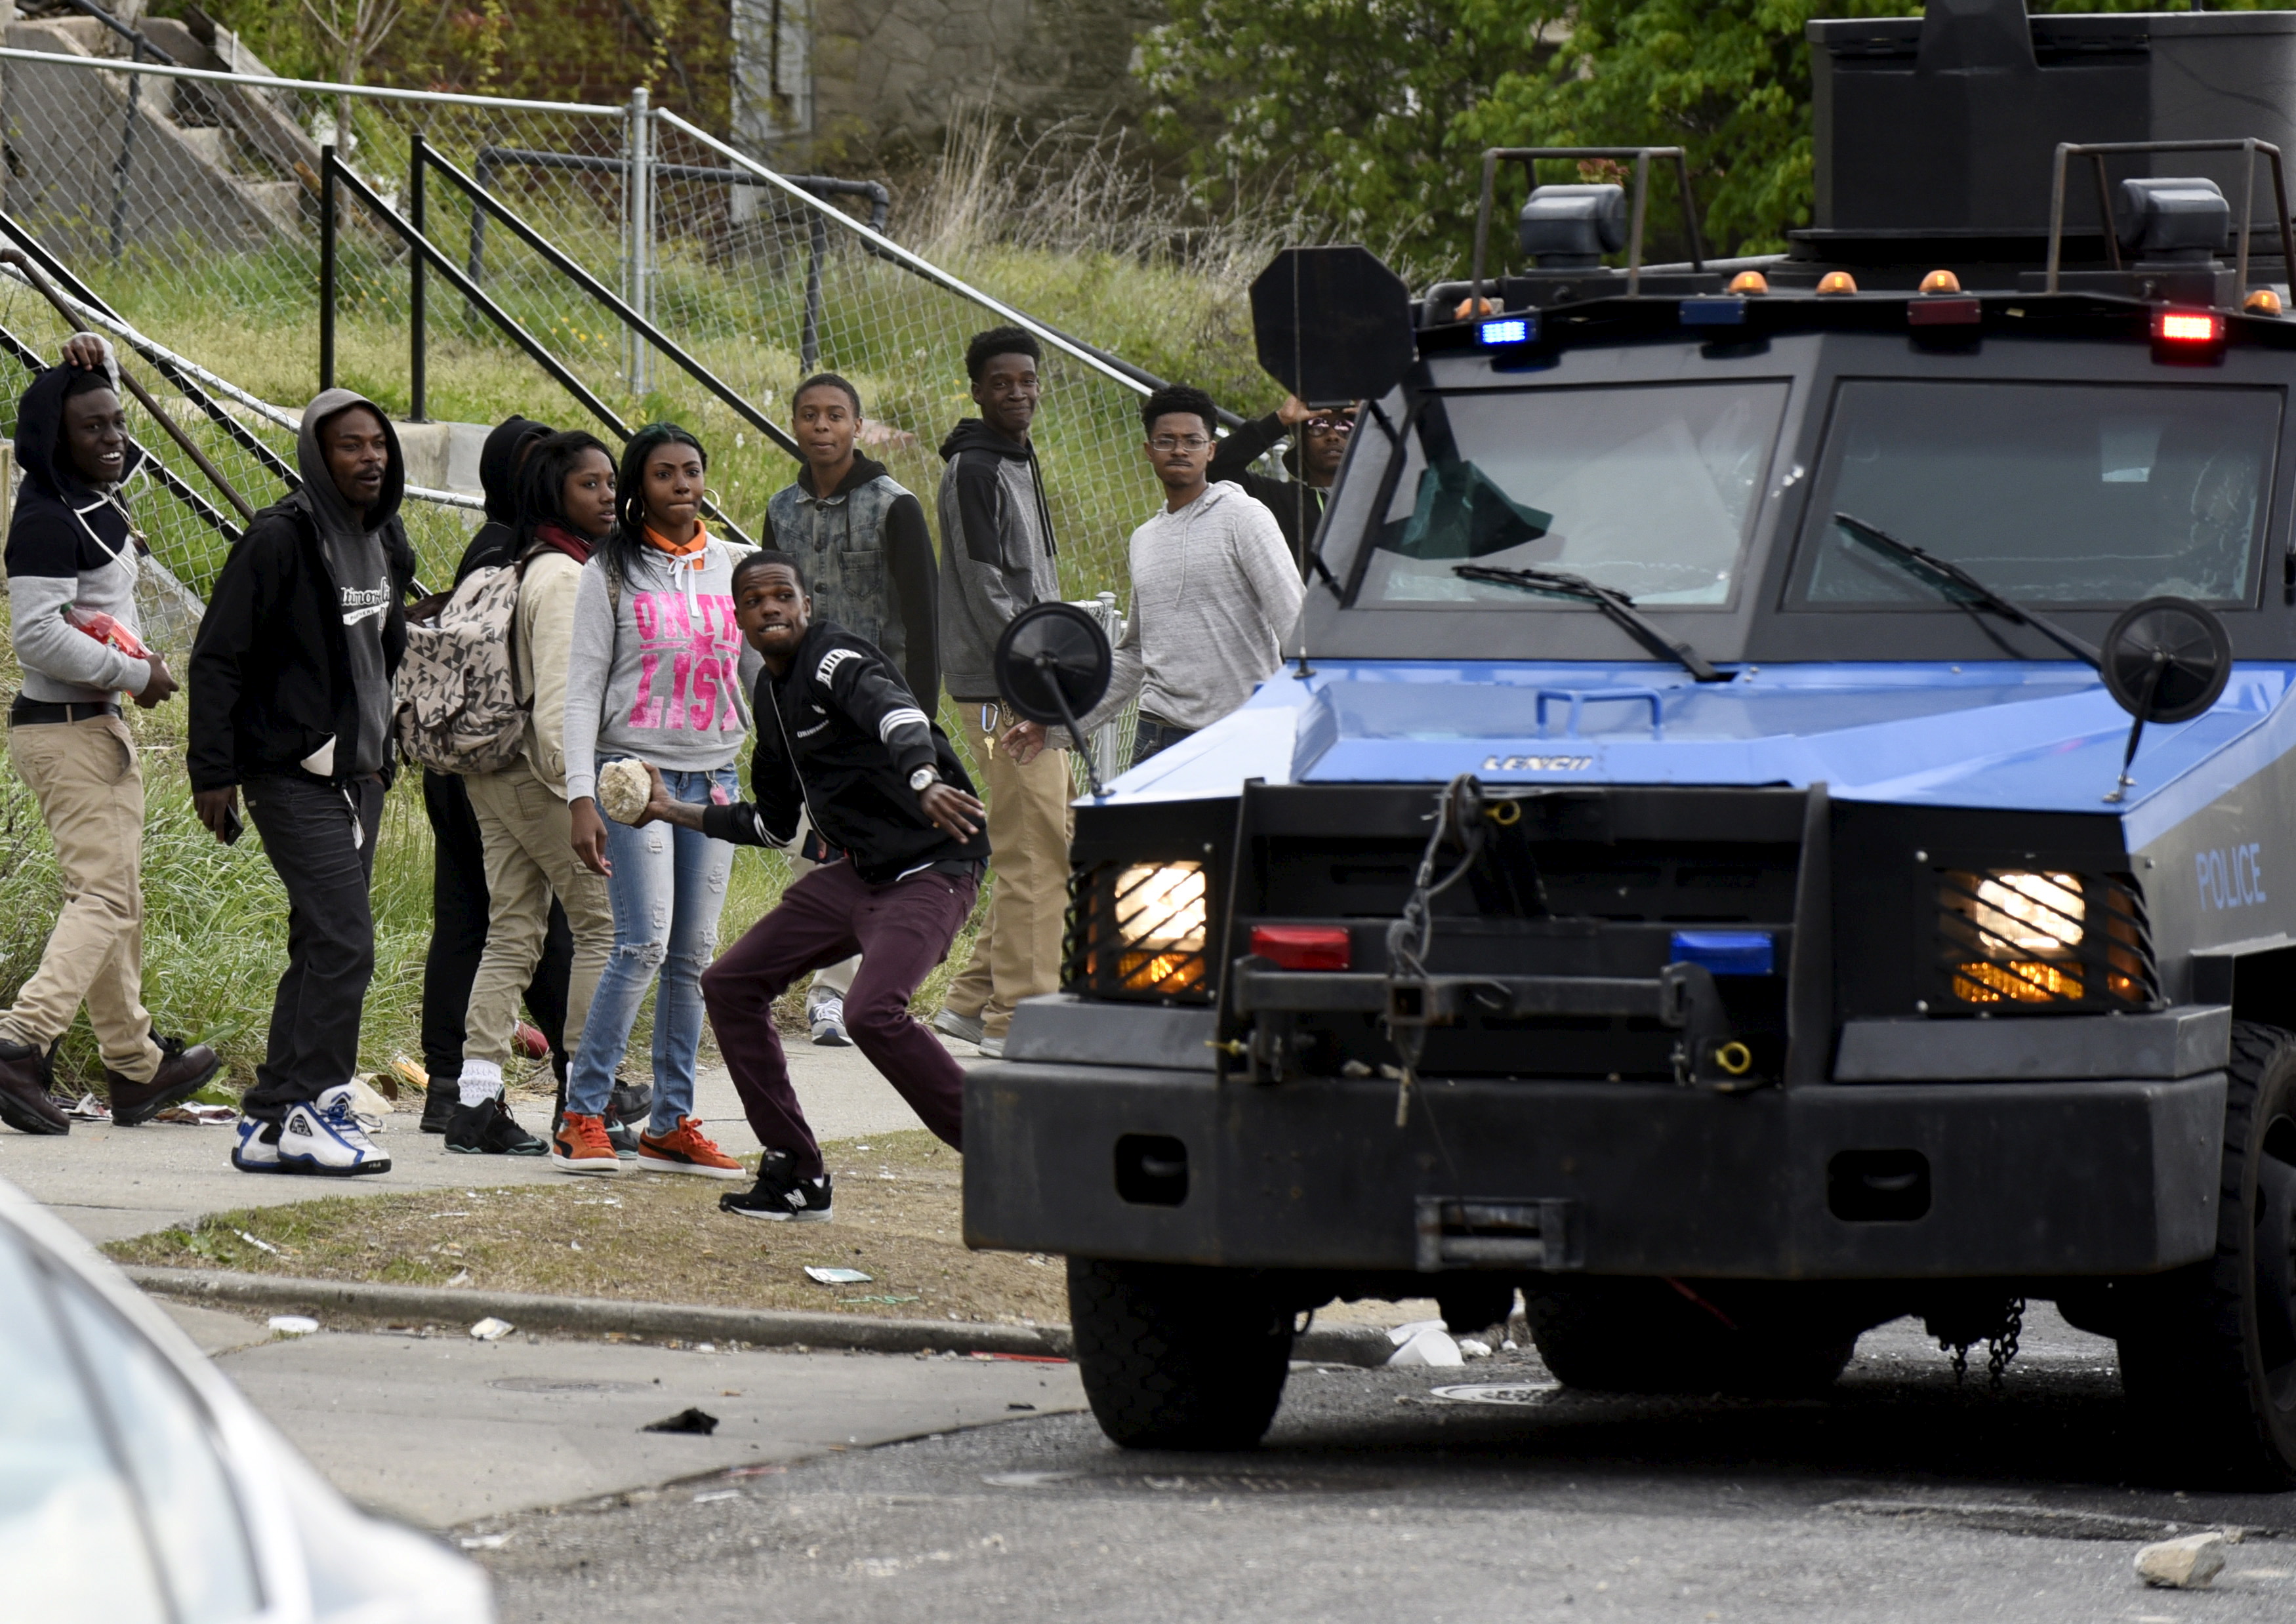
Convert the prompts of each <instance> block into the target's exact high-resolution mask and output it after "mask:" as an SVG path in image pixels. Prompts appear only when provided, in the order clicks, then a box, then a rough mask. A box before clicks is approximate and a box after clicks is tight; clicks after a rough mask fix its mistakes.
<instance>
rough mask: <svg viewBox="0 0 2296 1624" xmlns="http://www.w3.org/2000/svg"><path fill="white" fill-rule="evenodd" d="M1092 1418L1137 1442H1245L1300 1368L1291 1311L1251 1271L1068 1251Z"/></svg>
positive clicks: (1254, 1438) (1242, 1445)
mask: <svg viewBox="0 0 2296 1624" xmlns="http://www.w3.org/2000/svg"><path fill="white" fill-rule="evenodd" d="M1069 1322H1070V1327H1071V1328H1072V1330H1073V1331H1074V1333H1075V1335H1076V1352H1077V1365H1078V1369H1079V1371H1080V1372H1081V1374H1083V1376H1084V1390H1085V1397H1086V1398H1089V1399H1090V1400H1091V1401H1092V1414H1093V1418H1094V1419H1095V1420H1096V1421H1098V1422H1099V1423H1100V1430H1101V1431H1103V1432H1105V1433H1107V1434H1108V1436H1109V1437H1110V1439H1112V1440H1113V1441H1115V1442H1116V1443H1119V1444H1121V1445H1122V1446H1124V1448H1128V1449H1248V1448H1251V1446H1252V1445H1254V1444H1256V1443H1258V1442H1259V1437H1260V1434H1261V1433H1263V1432H1265V1431H1267V1423H1269V1422H1270V1421H1272V1420H1274V1419H1275V1406H1276V1403H1277V1401H1278V1400H1280V1399H1281V1398H1283V1379H1284V1377H1285V1376H1286V1375H1288V1374H1291V1359H1292V1314H1291V1310H1290V1309H1289V1308H1286V1307H1284V1306H1283V1304H1282V1303H1281V1302H1279V1301H1278V1300H1277V1299H1276V1297H1275V1293H1274V1292H1271V1291H1270V1290H1269V1289H1268V1287H1267V1284H1266V1283H1265V1282H1264V1281H1263V1280H1262V1279H1261V1277H1260V1276H1259V1275H1256V1274H1253V1273H1251V1271H1249V1270H1244V1269H1222V1268H1196V1267H1189V1266H1186V1265H1183V1264H1169V1263H1110V1262H1103V1261H1100V1260H1097V1259H1091V1258H1071V1259H1069Z"/></svg>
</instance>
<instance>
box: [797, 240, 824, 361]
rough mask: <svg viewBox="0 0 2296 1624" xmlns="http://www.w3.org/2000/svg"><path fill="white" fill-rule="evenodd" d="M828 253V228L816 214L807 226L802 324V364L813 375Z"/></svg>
mask: <svg viewBox="0 0 2296 1624" xmlns="http://www.w3.org/2000/svg"><path fill="white" fill-rule="evenodd" d="M828 253H829V227H828V226H825V225H824V224H823V223H822V218H821V217H820V216H819V215H818V214H816V215H815V216H814V217H813V218H812V219H811V220H809V221H808V222H807V231H806V252H805V316H804V318H803V320H802V321H801V322H800V323H799V332H798V340H797V353H798V361H799V365H801V366H802V367H803V369H804V370H805V371H807V372H811V371H812V370H813V368H814V363H816V361H818V360H820V359H821V262H822V260H823V259H824V258H826V257H827V256H828Z"/></svg>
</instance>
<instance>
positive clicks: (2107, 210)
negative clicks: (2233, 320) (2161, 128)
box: [2042, 135, 2296, 295]
mask: <svg viewBox="0 0 2296 1624" xmlns="http://www.w3.org/2000/svg"><path fill="white" fill-rule="evenodd" d="M2136 152H2239V153H2242V154H2243V155H2244V156H2245V158H2246V159H2247V161H2246V162H2245V163H2244V164H2243V166H2242V171H2243V173H2242V176H2241V180H2242V185H2241V192H2240V254H2239V258H2238V260H2237V262H2236V263H2235V267H2234V277H2235V281H2236V282H2237V283H2239V286H2240V291H2241V292H2242V294H2243V295H2245V294H2246V293H2247V292H2248V240H2249V235H2250V234H2251V232H2252V231H2253V230H2254V228H2255V213H2256V155H2257V154H2258V153H2259V152H2261V153H2263V154H2264V155H2265V156H2266V157H2267V158H2269V159H2271V160H2272V195H2273V199H2274V201H2276V202H2277V203H2278V205H2279V208H2280V253H2281V258H2282V263H2283V264H2284V265H2285V266H2286V267H2287V269H2288V272H2289V274H2290V275H2296V230H2292V229H2291V227H2290V225H2289V219H2288V181H2287V176H2285V175H2284V173H2283V172H2282V170H2281V168H2280V149H2279V148H2278V147H2276V146H2275V145H2273V144H2272V143H2270V142H2269V141H2259V140H2258V139H2257V138H2256V137H2255V136H2253V135H2247V136H2243V137H2242V138H2241V139H2240V140H2237V141H2234V140H2224V141H2092V142H2085V143H2083V142H2071V141H2060V142H2059V143H2057V156H2056V168H2055V172H2054V175H2053V176H2052V177H2051V179H2050V182H2049V270H2048V281H2047V282H2046V283H2045V284H2044V285H2043V290H2042V291H2044V292H2048V293H2054V292H2056V291H2058V272H2059V270H2060V268H2061V267H2062V263H2063V259H2064V242H2065V164H2066V162H2067V160H2071V159H2074V158H2087V159H2089V160H2093V161H2094V162H2095V165H2096V206H2097V212H2098V221H2097V224H2098V226H2099V228H2100V229H2101V230H2102V231H2103V233H2104V245H2105V252H2106V253H2107V255H2109V256H2110V257H2111V258H2112V268H2113V269H2114V270H2116V271H2117V270H2119V269H2120V232H2119V231H2118V230H2117V229H2116V228H2115V226H2114V225H2113V220H2112V193H2111V192H2110V191H2109V190H2108V189H2107V186H2106V184H2105V177H2104V160H2106V159H2107V158H2115V157H2123V156H2127V155H2128V154H2132V153H2136Z"/></svg>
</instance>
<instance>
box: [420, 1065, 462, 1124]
mask: <svg viewBox="0 0 2296 1624" xmlns="http://www.w3.org/2000/svg"><path fill="white" fill-rule="evenodd" d="M462 1108H463V1085H462V1083H461V1082H460V1081H459V1080H458V1079H455V1078H451V1077H450V1078H447V1079H444V1080H441V1079H439V1078H435V1077H434V1078H432V1079H430V1082H429V1083H428V1084H426V1085H425V1086H424V1087H423V1089H422V1122H421V1124H420V1125H419V1126H420V1127H421V1128H422V1132H424V1133H426V1134H443V1133H445V1132H446V1131H447V1123H449V1122H451V1121H453V1120H455V1112H456V1111H460V1110H461V1109H462Z"/></svg>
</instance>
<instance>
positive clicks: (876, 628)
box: [766, 373, 940, 1048]
mask: <svg viewBox="0 0 2296 1624" xmlns="http://www.w3.org/2000/svg"><path fill="white" fill-rule="evenodd" d="M861 421H862V419H861V391H860V390H857V389H856V388H854V386H853V385H852V384H851V383H849V382H848V381H846V380H845V379H843V378H840V377H839V376H838V375H837V374H836V373H815V374H814V375H813V376H812V377H810V378H808V379H807V380H806V381H804V382H802V383H800V384H799V385H798V386H797V389H796V391H795V392H794V393H793V394H791V397H790V430H791V433H792V434H794V435H795V436H796V439H797V442H798V449H799V451H800V452H801V453H802V454H803V455H804V457H805V462H804V463H803V465H802V466H801V467H800V468H799V471H798V476H797V480H796V481H795V482H794V483H792V484H790V485H785V486H783V488H781V489H780V490H778V491H776V492H775V494H774V496H773V499H772V501H771V502H769V503H767V506H766V545H767V547H768V548H779V549H780V550H781V551H783V552H785V553H788V554H791V555H792V556H794V557H796V558H798V559H799V560H800V561H801V562H803V564H804V566H805V572H806V579H807V581H808V584H809V585H810V586H811V587H812V595H813V603H814V610H815V612H816V614H817V615H818V616H819V617H820V618H821V619H824V620H835V621H836V622H838V623H839V624H840V625H841V626H842V627H845V629H846V630H848V631H849V632H851V633H852V634H853V636H857V637H858V638H860V639H861V640H862V641H864V642H865V643H868V644H872V645H873V647H875V648H876V649H877V650H878V652H881V653H882V654H883V655H884V656H885V658H886V659H887V660H890V661H891V662H892V664H893V667H894V668H895V669H896V670H898V671H899V672H900V673H901V676H902V678H903V680H904V681H906V683H907V684H908V688H909V692H910V693H912V694H913V695H914V696H915V699H916V701H917V703H918V705H919V706H921V707H922V709H923V710H924V713H925V714H926V715H927V716H931V715H932V714H933V712H935V711H936V710H938V709H939V708H940V667H939V659H938V651H939V636H940V635H939V626H938V625H937V624H936V619H937V608H936V603H935V599H936V598H937V596H938V593H937V591H936V586H937V581H936V578H935V570H936V568H937V566H936V564H935V562H934V559H933V547H932V536H931V532H929V531H928V530H927V529H925V510H924V508H923V506H922V504H920V503H919V502H918V501H917V499H916V497H915V496H912V495H910V494H909V492H908V491H907V490H906V489H904V488H902V486H901V485H900V483H899V482H898V480H895V479H894V478H893V477H892V476H891V475H890V474H889V473H887V472H885V465H884V464H883V463H879V462H874V461H873V460H871V459H870V458H868V457H865V456H863V455H860V454H859V453H858V452H857V450H856V449H855V448H854V442H855V439H857V436H858V435H859V433H860V431H861ZM828 855H829V853H828V851H827V848H826V847H825V845H824V843H823V842H822V841H821V840H820V839H819V837H818V836H817V835H814V834H812V833H807V834H805V835H804V836H802V837H801V838H800V841H799V852H798V853H797V854H796V855H793V856H792V857H791V862H792V863H793V864H794V865H796V867H797V872H798V873H799V874H804V873H806V872H807V871H808V870H809V869H810V868H811V867H812V866H813V863H812V861H811V858H812V857H815V856H820V857H824V858H825V857H828ZM859 964H860V960H859V959H857V958H849V959H846V960H843V961H841V962H840V963H838V964H830V965H827V966H825V967H824V968H823V969H821V970H819V971H816V972H815V973H814V978H813V984H812V986H811V987H809V988H807V990H806V998H805V1013H806V1024H807V1025H808V1027H809V1028H810V1029H811V1035H812V1038H813V1041H814V1042H816V1043H817V1044H822V1045H824V1046H830V1047H833V1048H834V1047H843V1046H846V1045H848V1044H849V1043H850V1042H851V1041H852V1040H851V1038H849V1037H848V1036H847V1035H846V1030H845V995H846V992H847V991H848V989H849V988H851V987H852V985H853V973H854V972H855V970H856V969H857V968H858V967H859Z"/></svg>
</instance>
